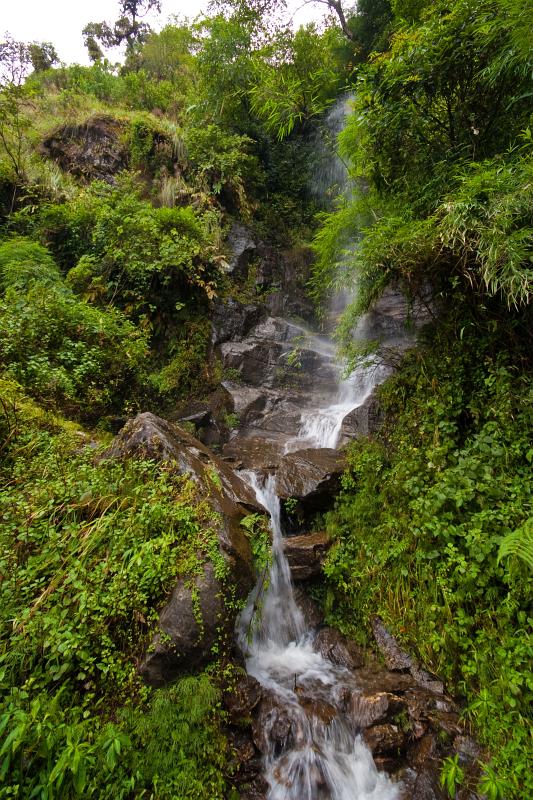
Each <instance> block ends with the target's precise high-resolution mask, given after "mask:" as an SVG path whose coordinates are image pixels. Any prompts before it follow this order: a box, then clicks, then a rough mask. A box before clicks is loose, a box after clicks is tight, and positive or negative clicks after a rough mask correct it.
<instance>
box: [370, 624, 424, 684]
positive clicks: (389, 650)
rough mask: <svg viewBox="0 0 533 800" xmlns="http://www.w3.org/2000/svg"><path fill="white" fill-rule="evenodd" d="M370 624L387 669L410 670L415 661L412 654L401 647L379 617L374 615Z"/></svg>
mask: <svg viewBox="0 0 533 800" xmlns="http://www.w3.org/2000/svg"><path fill="white" fill-rule="evenodd" d="M370 624H371V625H372V633H373V634H374V639H375V640H376V644H377V646H378V648H379V651H380V653H381V655H382V656H383V658H384V659H385V664H386V665H387V669H390V670H398V671H400V672H402V671H404V670H405V671H407V672H408V671H409V670H410V669H411V667H412V666H413V665H414V663H415V662H414V660H413V659H412V658H411V656H410V655H409V654H408V653H406V652H405V650H402V649H401V647H400V646H399V644H398V642H397V641H396V639H395V638H394V636H392V634H390V633H389V631H388V630H387V628H386V627H385V625H384V624H383V622H382V621H381V619H380V618H379V617H372V619H371V622H370Z"/></svg>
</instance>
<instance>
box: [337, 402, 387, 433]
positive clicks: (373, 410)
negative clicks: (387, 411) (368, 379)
mask: <svg viewBox="0 0 533 800" xmlns="http://www.w3.org/2000/svg"><path fill="white" fill-rule="evenodd" d="M382 420H383V415H382V412H381V408H380V405H379V400H378V398H377V397H376V396H375V394H371V395H370V397H368V398H367V399H366V400H365V401H364V403H362V404H361V405H360V406H358V407H357V408H354V410H353V411H350V413H349V414H347V415H346V416H345V417H344V420H343V422H342V427H341V438H340V443H339V444H340V445H343V444H347V443H348V442H351V441H353V440H354V439H360V438H361V437H363V436H369V435H370V434H372V433H375V432H376V431H377V430H378V429H379V427H380V425H381V423H382Z"/></svg>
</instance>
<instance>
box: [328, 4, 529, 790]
mask: <svg viewBox="0 0 533 800" xmlns="http://www.w3.org/2000/svg"><path fill="white" fill-rule="evenodd" d="M526 5H527V6H528V8H527V9H526V8H525V7H524V6H523V5H522V4H518V3H515V2H512V0H502V1H501V2H500V1H499V0H498V2H492V1H491V2H483V3H475V4H474V3H471V2H469V0H457V2H454V3H452V4H450V3H443V4H440V3H435V4H431V6H429V5H428V4H417V5H416V8H415V6H413V4H403V3H401V4H400V3H395V4H394V5H393V10H394V12H395V15H396V16H395V20H394V23H393V25H392V27H391V28H390V29H389V34H388V35H389V46H388V47H387V48H381V49H382V52H380V53H379V54H378V53H375V54H374V55H373V56H371V57H370V59H369V60H368V61H367V63H365V64H364V65H362V66H361V67H360V68H359V70H358V85H357V93H356V98H355V100H354V113H353V115H351V116H350V118H349V121H348V125H347V127H346V130H345V131H344V132H343V134H342V136H341V139H342V152H343V154H344V157H345V158H346V159H347V160H349V162H350V164H351V169H352V173H353V177H354V179H356V181H359V182H361V181H362V182H363V183H364V185H366V186H367V187H368V190H367V192H366V193H365V194H364V196H361V195H360V194H358V193H355V194H354V196H353V197H348V198H343V199H342V200H341V201H339V205H338V207H337V209H335V211H333V212H331V213H329V214H326V215H323V217H322V226H321V228H320V229H319V231H318V233H317V236H316V238H315V251H316V254H317V260H316V264H315V275H314V287H313V290H314V292H315V294H316V296H317V297H319V298H321V297H324V296H327V295H328V293H329V292H330V291H332V290H333V289H334V288H335V286H336V285H337V284H338V283H342V282H346V281H348V282H351V283H352V285H354V286H355V287H356V296H357V299H356V301H355V302H354V303H353V304H352V306H351V307H349V308H348V309H347V311H346V313H345V315H344V319H343V321H342V322H341V325H340V328H339V338H340V341H341V342H342V343H343V345H344V348H345V351H346V353H347V354H348V355H351V357H352V358H353V359H356V358H357V357H361V351H360V348H357V347H356V346H354V344H353V341H352V330H353V326H354V322H355V321H356V320H357V318H358V317H359V315H360V314H361V313H362V312H364V311H365V310H367V309H368V308H369V307H370V306H371V305H372V303H373V302H374V301H375V300H376V299H377V298H378V297H379V296H380V295H381V293H382V292H383V289H384V288H385V287H386V286H389V285H394V286H397V287H398V286H399V287H400V288H401V289H402V290H403V291H404V293H405V294H406V295H407V297H408V298H410V300H411V301H416V300H417V299H418V300H420V299H422V301H423V302H427V300H428V297H430V296H431V298H432V299H431V301H430V302H431V305H432V308H433V317H434V319H433V322H432V324H431V325H430V326H429V327H428V328H427V330H426V331H425V335H424V341H423V342H421V343H420V344H419V346H418V347H417V348H416V349H415V350H414V351H412V352H411V353H410V354H409V355H408V356H407V357H406V358H405V360H404V362H403V364H402V366H401V368H400V370H399V371H398V373H397V374H396V375H395V376H394V377H393V378H391V379H390V380H389V381H388V382H387V384H386V385H385V386H384V387H383V389H382V390H381V393H380V396H381V403H382V408H383V411H384V416H385V422H384V425H383V428H382V429H381V431H380V432H379V434H378V435H377V436H374V437H372V438H370V439H368V440H361V441H359V442H358V443H357V444H355V445H353V446H352V447H351V448H350V451H349V463H350V467H349V470H348V472H347V474H346V476H345V478H344V485H343V491H342V493H341V495H340V497H339V500H338V503H337V506H336V509H335V511H334V512H332V513H331V514H330V515H329V521H328V526H329V530H330V533H331V535H332V536H334V538H335V539H336V545H335V547H334V548H333V550H332V551H331V554H330V556H329V558H328V561H327V564H326V567H325V573H326V577H327V587H328V591H327V595H328V604H329V613H330V617H331V619H332V620H334V621H336V622H337V624H339V625H341V626H344V627H347V628H348V629H349V630H351V631H352V632H354V633H356V634H357V635H359V637H361V638H363V639H364V638H365V635H366V634H365V629H364V628H361V627H360V623H361V622H363V623H368V620H369V618H370V616H371V615H372V614H375V613H378V614H381V615H382V616H383V618H384V619H385V620H386V622H387V623H388V624H389V626H390V628H391V629H392V630H393V631H394V632H395V633H396V634H397V635H400V636H401V637H402V638H403V639H404V640H405V642H406V643H407V644H408V645H409V646H410V647H411V648H412V649H414V650H415V651H416V652H418V654H419V655H420V657H421V658H422V659H423V661H424V662H425V663H426V664H428V665H429V666H430V667H431V668H433V669H434V670H435V672H437V673H438V674H440V675H442V676H443V677H444V678H445V679H446V681H447V682H448V685H449V686H450V687H453V688H454V691H455V692H456V693H457V695H458V696H462V697H464V698H465V702H466V710H465V715H466V717H467V718H468V719H469V720H470V721H471V722H472V724H473V727H474V730H475V731H476V732H477V735H478V736H479V737H480V739H481V741H482V742H483V743H484V744H485V745H486V747H487V761H486V763H485V764H484V766H483V768H482V777H481V783H480V791H481V792H482V793H483V794H484V795H485V796H487V797H490V798H495V799H497V798H504V797H505V798H522V797H525V796H529V794H530V793H531V791H532V785H531V776H530V771H529V770H528V767H527V764H528V761H529V760H530V757H531V735H530V734H531V730H530V728H529V727H528V722H527V719H528V717H527V715H528V707H529V704H530V703H531V689H532V685H531V678H530V673H529V671H528V670H529V664H530V662H531V654H532V648H531V638H530V635H531V618H530V617H529V616H528V614H529V613H530V608H531V591H530V581H531V568H532V566H533V549H532V543H533V540H532V537H533V528H532V524H533V523H532V520H533V517H532V504H531V500H532V497H531V464H532V457H533V452H532V450H531V433H532V399H533V398H532V394H531V338H530V334H531V330H530V322H531V316H530V302H531V276H532V273H531V261H532V243H533V228H532V225H531V220H532V211H533V192H532V182H531V177H532V172H531V169H532V158H531V156H532V152H531V151H532V148H531V144H532V141H531V128H530V124H531V102H530V98H531V94H530V91H529V83H528V81H529V78H530V71H531V62H530V50H529V47H528V45H527V34H526V28H527V25H528V23H527V15H528V12H530V11H531V4H526ZM424 6H425V8H424ZM355 242H357V246H354V243H355ZM385 575H386V576H387V580H386V581H385V580H384V576H385ZM355 620H357V621H358V623H355V624H354V621H355ZM462 780H463V772H462V769H461V767H460V766H459V764H458V762H457V760H454V759H449V761H448V762H447V763H446V764H445V767H444V771H443V785H444V786H446V787H447V790H448V792H449V794H450V796H454V792H455V787H456V785H457V786H458V785H459V784H460V783H461V781H462Z"/></svg>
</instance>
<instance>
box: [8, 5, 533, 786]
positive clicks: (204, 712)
mask: <svg viewBox="0 0 533 800" xmlns="http://www.w3.org/2000/svg"><path fill="white" fill-rule="evenodd" d="M320 2H321V4H322V5H323V6H324V8H325V10H328V11H329V12H331V17H330V18H328V20H327V22H326V23H325V25H324V27H320V26H315V25H307V26H305V27H303V28H301V29H300V30H298V31H295V32H292V31H291V30H290V29H288V28H287V26H286V25H284V24H283V7H284V3H283V2H282V1H281V0H266V1H264V0H257V2H255V0H254V2H251V3H250V2H248V3H244V2H241V0H219V1H218V2H217V3H216V4H215V5H214V6H213V9H214V10H213V15H212V16H209V17H206V18H204V19H202V20H199V21H196V22H195V23H187V22H177V21H174V22H171V23H169V24H167V25H166V26H165V27H163V29H162V30H161V31H160V32H159V33H154V32H153V31H151V30H150V29H149V27H148V25H147V23H146V20H144V17H143V14H144V13H145V12H146V11H149V10H150V9H152V10H157V9H158V8H159V3H158V2H157V1H156V0H145V1H144V2H135V0H132V2H130V1H129V0H128V2H121V3H119V9H118V18H117V19H116V21H115V22H114V23H109V22H108V23H104V22H102V23H89V24H88V25H87V27H86V28H85V31H84V33H85V38H86V44H87V47H88V49H89V52H90V54H91V57H92V59H93V62H94V63H93V65H92V66H90V67H81V66H77V65H73V66H56V65H57V53H56V52H55V49H54V46H53V45H52V44H51V43H48V42H43V43H37V42H33V43H29V44H26V43H23V42H17V41H14V40H13V39H12V38H11V37H9V36H6V37H5V39H4V41H2V42H1V43H0V480H1V482H2V487H3V491H2V494H1V498H0V522H1V532H0V542H1V550H0V574H1V578H2V580H1V582H0V594H1V600H2V604H1V608H2V611H1V621H2V628H1V634H0V688H1V691H2V697H1V699H0V739H1V740H2V741H1V744H0V798H2V799H3V798H26V797H28V798H29V797H39V798H43V800H53V798H58V797H61V798H67V799H68V798H71V797H80V796H82V797H102V798H106V797H109V798H116V797H118V798H131V797H139V798H154V800H164V799H165V798H168V800H178V799H179V800H182V799H183V798H187V797H190V798H206V800H207V799H208V798H209V800H216V798H222V797H226V796H228V793H230V792H232V791H233V794H235V790H233V789H232V788H231V769H230V766H229V765H230V763H231V754H230V753H229V752H228V745H227V742H226V740H225V737H224V733H223V723H224V719H223V714H222V712H221V703H220V699H221V687H220V675H221V673H222V672H223V671H224V670H223V669H221V662H220V661H218V662H217V661H216V660H215V656H216V655H217V654H215V653H213V665H211V667H209V668H208V669H207V671H206V672H205V673H202V674H200V675H198V674H196V675H192V676H185V677H183V678H182V679H181V680H180V681H178V682H177V683H176V684H175V685H174V686H173V687H172V688H171V689H169V690H165V691H163V690H157V691H155V690H151V689H148V688H147V687H146V686H144V685H142V684H141V682H140V679H139V677H138V673H137V671H136V668H135V664H136V659H138V658H139V657H140V655H141V654H142V652H143V649H144V648H145V647H146V646H147V644H148V642H149V640H150V631H151V628H152V626H153V623H154V621H155V619H156V617H157V610H158V609H159V608H160V607H161V605H162V604H163V602H164V600H165V598H166V596H167V595H168V592H169V591H170V590H171V589H172V586H173V584H174V582H175V581H176V578H177V577H178V576H183V575H189V576H191V575H195V574H198V570H199V569H200V568H201V566H202V565H203V563H204V561H205V559H209V558H210V559H211V560H215V561H216V564H215V566H217V565H218V567H220V563H219V561H220V554H219V553H218V550H217V547H216V542H215V540H214V534H213V530H212V529H213V522H214V521H213V519H212V518H211V516H210V514H209V512H208V509H207V507H206V503H205V502H204V499H203V498H201V497H198V496H197V494H196V491H195V489H194V487H193V486H192V485H191V483H190V482H188V481H187V480H185V479H184V478H183V477H181V476H179V475H178V474H177V473H176V472H175V471H173V469H172V467H170V466H165V467H162V466H156V465H155V464H153V463H149V462H129V463H125V464H122V463H120V464H119V463H116V462H111V461H107V460H105V459H102V451H103V448H104V446H105V444H106V443H107V441H108V431H109V430H113V429H114V427H115V424H116V423H117V422H120V421H121V420H122V419H123V417H124V416H126V415H131V414H133V413H135V412H137V411H138V410H141V409H142V410H147V409H149V410H153V411H155V412H159V413H162V414H163V415H164V414H165V412H166V411H169V410H172V411H174V410H175V408H176V405H177V403H178V401H184V400H195V401H196V400H202V401H204V400H206V398H207V397H208V396H209V395H210V393H211V392H212V391H213V390H214V389H215V388H216V387H217V383H218V381H219V380H220V378H221V375H220V372H221V370H220V367H219V366H217V365H216V364H213V363H212V361H211V359H210V338H211V328H210V318H209V311H210V304H211V302H212V301H213V299H214V298H216V297H218V296H222V297H224V296H228V295H234V296H235V297H238V298H245V299H246V302H252V301H254V300H256V299H257V293H258V291H261V290H260V289H258V287H257V285H256V283H257V282H256V280H255V276H256V272H255V271H254V270H256V269H257V267H256V265H254V264H252V265H251V266H250V270H249V274H248V276H247V277H246V276H245V277H243V279H242V282H241V284H240V285H239V284H236V283H235V282H234V281H233V280H232V278H231V277H230V276H229V275H228V274H227V271H226V268H227V256H228V253H227V251H226V247H225V245H224V241H225V238H226V235H227V233H228V231H229V229H230V227H231V225H232V223H233V222H234V221H236V220H237V221H241V222H242V221H243V222H245V223H246V224H247V225H249V226H250V227H251V228H252V229H254V231H255V232H256V233H257V235H258V236H259V237H262V238H263V239H264V240H268V241H269V242H270V243H273V244H274V245H276V247H278V248H280V249H292V251H293V252H298V248H301V249H302V250H303V246H305V244H306V243H308V242H309V239H310V238H311V237H312V236H313V234H314V249H315V255H316V259H315V266H314V277H313V281H312V286H311V288H310V291H311V292H312V293H313V294H314V296H315V298H316V299H317V301H318V302H321V301H323V300H324V299H325V298H327V296H328V295H329V293H330V292H331V291H332V290H333V289H334V288H335V287H336V286H337V285H339V284H350V285H351V286H352V287H354V288H355V289H356V292H355V296H356V298H357V299H356V301H355V302H354V303H353V304H352V306H351V307H349V308H348V310H347V312H346V314H345V316H344V318H343V320H342V321H341V324H340V326H339V331H338V335H339V340H340V342H341V344H342V346H343V347H344V349H345V351H346V353H347V354H348V355H349V356H351V357H352V358H354V359H355V358H357V357H361V350H360V349H359V351H356V349H355V348H354V346H353V341H352V331H353V326H354V323H355V321H356V319H357V318H358V316H359V315H360V314H361V313H362V312H363V311H365V310H367V309H368V308H369V307H370V306H371V304H372V303H373V302H374V301H375V300H376V299H377V298H378V297H379V296H380V294H381V293H382V292H383V290H384V288H385V287H387V286H389V285H394V286H396V287H400V288H401V289H402V290H403V291H404V293H405V294H406V296H407V297H408V298H409V300H410V301H412V302H415V301H417V300H419V299H420V298H422V300H423V301H424V302H426V301H427V300H428V298H430V297H431V303H430V305H431V308H432V312H433V323H432V325H431V326H430V327H428V329H427V330H426V331H425V333H424V338H423V340H422V341H421V342H420V344H419V346H418V347H417V348H415V349H414V350H413V351H412V352H411V353H409V354H408V355H407V356H406V358H405V361H404V362H403V365H402V367H401V369H400V370H399V371H398V372H397V374H396V375H395V376H394V377H393V378H392V379H390V380H389V381H388V383H387V384H386V385H385V386H384V387H383V389H382V392H381V402H382V407H383V411H384V417H385V421H384V424H383V428H382V429H381V431H380V433H379V435H376V436H374V437H372V438H369V439H367V440H362V441H360V442H358V443H357V444H355V445H353V446H352V447H351V448H350V451H349V469H348V471H347V473H346V475H345V478H344V483H343V489H342V492H341V494H340V496H339V499H338V502H337V506H336V508H335V510H334V511H333V512H331V514H330V515H329V517H328V528H329V530H330V533H331V535H332V536H333V537H334V539H335V545H334V547H333V549H332V551H331V555H330V556H329V559H328V561H327V564H326V567H325V587H326V591H325V595H327V606H328V614H329V617H330V619H331V620H332V621H333V622H335V623H336V624H338V625H339V626H341V627H343V628H345V629H347V630H350V631H351V632H352V633H354V634H355V635H356V636H357V637H358V638H360V639H361V640H364V639H365V638H366V636H367V627H366V626H367V622H368V619H369V617H370V615H371V614H373V613H379V614H381V615H382V616H383V618H384V619H385V621H386V622H387V624H388V625H389V626H390V628H391V630H392V631H393V632H394V633H395V634H396V635H399V636H400V637H403V639H404V640H405V642H406V644H408V645H409V646H410V647H411V648H413V649H414V650H415V651H416V652H418V654H419V655H420V657H421V658H422V659H423V660H424V661H425V662H426V663H427V664H428V665H429V666H431V668H433V669H434V670H435V671H436V672H438V673H439V674H441V675H442V676H443V677H444V678H445V679H446V681H447V682H448V684H449V686H450V687H451V688H452V689H453V690H454V691H455V692H456V693H457V695H458V696H460V697H463V698H464V699H465V707H466V711H465V714H466V716H467V717H468V719H469V720H470V722H471V723H472V727H473V730H474V732H475V733H476V735H477V736H478V737H479V738H480V739H481V740H482V742H483V744H484V745H485V747H486V758H485V762H484V764H483V767H482V770H481V779H480V780H481V783H480V791H481V792H482V793H483V794H484V795H485V796H486V797H487V798H488V799H489V800H503V798H506V800H513V798H515V799H516V800H518V798H523V797H526V795H527V794H528V792H530V791H531V786H530V783H528V781H529V782H530V780H531V778H530V775H529V773H528V771H527V766H526V764H527V760H528V756H529V755H530V747H531V742H530V734H529V729H528V727H527V704H528V702H530V701H531V685H530V683H528V680H529V678H528V673H527V669H528V666H529V663H530V660H531V647H530V639H529V636H530V629H531V619H530V618H529V617H528V613H529V608H530V602H531V595H530V593H529V592H528V586H529V583H530V578H531V567H532V562H533V532H532V522H531V519H532V512H531V487H530V473H531V466H532V463H533V454H532V450H531V438H530V435H531V382H530V376H531V341H530V339H528V336H530V324H531V317H530V301H531V261H532V250H531V247H532V238H533V229H532V223H531V220H532V210H533V200H532V197H533V192H532V185H533V174H532V167H531V163H532V160H531V155H532V153H531V150H532V143H533V140H532V133H531V130H532V127H531V87H530V78H531V68H532V64H531V52H530V19H531V12H532V8H531V0H527V2H521V3H519V2H517V0H481V2H473V0H451V2H444V0H438V2H435V3H429V2H425V0H393V2H388V0H379V2H377V1H376V0H360V2H359V3H358V5H357V8H356V9H355V10H352V11H350V12H348V11H347V9H346V8H345V7H344V6H343V4H342V2H338V0H320ZM215 12H216V13H215ZM118 45H125V46H126V50H127V54H126V60H125V63H124V64H123V65H118V64H112V63H111V62H110V61H109V60H108V59H107V58H105V57H104V55H103V52H102V47H103V48H110V49H112V48H114V47H116V46H118ZM32 69H33V72H31V74H30V71H31V70H32ZM346 92H351V93H352V94H353V98H354V99H353V100H352V111H351V113H350V114H349V117H348V121H347V126H346V129H345V131H344V132H343V134H342V135H341V155H342V158H343V159H344V160H345V162H346V163H347V164H348V165H349V168H350V171H351V174H352V177H353V185H354V187H356V188H355V189H354V191H353V192H352V194H351V195H350V196H344V197H342V198H339V199H338V200H337V204H336V205H335V207H334V208H333V210H331V208H329V210H328V211H327V212H325V211H324V209H323V208H319V206H318V203H317V201H316V199H312V197H311V196H310V194H309V175H311V174H312V170H313V166H314V165H313V151H312V147H311V145H310V142H312V138H313V134H314V132H315V131H316V129H317V127H318V126H319V125H320V123H321V119H322V117H323V115H324V113H325V112H326V111H327V110H328V109H329V108H330V107H331V105H332V104H333V103H334V102H335V100H336V99H337V98H338V97H339V96H340V95H343V94H345V93H346ZM317 211H318V212H320V213H319V215H318V217H317ZM263 289H264V287H263ZM299 357H300V354H299V349H298V348H295V350H294V352H293V353H292V354H291V356H290V358H289V364H288V366H289V367H290V368H297V367H298V363H299ZM226 377H233V378H235V375H233V376H230V375H229V373H228V375H227V376H226ZM220 422H221V424H222V425H226V426H227V427H233V426H235V425H237V423H238V420H237V419H236V418H235V416H234V415H232V414H229V413H228V412H227V411H226V412H224V413H223V415H222V417H221V420H220ZM217 480H218V477H217V476H214V475H213V483H214V485H216V481H217ZM4 487H5V488H4ZM286 505H287V504H286ZM286 510H287V511H288V512H289V513H290V511H291V509H289V508H287V509H286ZM244 526H245V528H246V530H247V533H248V534H249V538H250V541H251V544H252V548H253V551H254V556H255V559H256V564H257V567H258V570H259V571H262V572H263V573H264V574H266V568H267V567H268V563H269V558H270V549H269V546H268V537H267V535H266V531H265V529H264V525H263V523H262V521H261V520H260V519H259V518H257V517H256V516H255V515H251V516H249V517H248V518H247V519H246V520H245V521H244ZM217 556H218V560H217ZM384 576H386V578H385V577H384ZM222 666H223V665H222ZM442 780H443V786H444V787H446V790H447V791H448V793H449V794H450V795H453V793H454V792H455V790H456V788H457V787H458V786H460V784H461V782H462V781H463V780H464V776H463V770H462V767H461V765H460V764H459V762H458V761H457V759H453V758H451V759H449V760H448V761H447V762H446V763H445V765H444V769H443V773H442ZM231 796H233V795H231Z"/></svg>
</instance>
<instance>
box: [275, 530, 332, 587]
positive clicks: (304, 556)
mask: <svg viewBox="0 0 533 800" xmlns="http://www.w3.org/2000/svg"><path fill="white" fill-rule="evenodd" d="M330 544H331V542H330V541H329V540H328V537H327V535H326V533H324V532H323V531H320V532H318V533H306V534H303V535H302V536H288V537H287V538H286V539H284V541H283V550H284V552H285V556H286V558H287V561H288V562H289V567H290V570H291V575H292V578H293V580H295V581H304V580H307V579H308V578H313V577H314V576H315V575H320V573H321V571H322V564H323V563H324V559H325V557H326V553H327V551H328V548H329V546H330Z"/></svg>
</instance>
